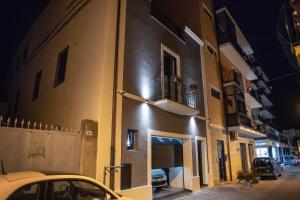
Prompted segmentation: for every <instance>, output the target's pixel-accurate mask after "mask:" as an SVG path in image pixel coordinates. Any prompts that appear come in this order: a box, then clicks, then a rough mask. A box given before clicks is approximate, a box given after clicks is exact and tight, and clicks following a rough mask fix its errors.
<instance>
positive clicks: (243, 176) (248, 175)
mask: <svg viewBox="0 0 300 200" xmlns="http://www.w3.org/2000/svg"><path fill="white" fill-rule="evenodd" d="M258 177H259V176H258V174H256V173H253V172H242V171H238V173H237V179H238V183H240V182H241V181H243V180H244V181H247V182H249V183H250V184H257V183H258V182H259V181H258Z"/></svg>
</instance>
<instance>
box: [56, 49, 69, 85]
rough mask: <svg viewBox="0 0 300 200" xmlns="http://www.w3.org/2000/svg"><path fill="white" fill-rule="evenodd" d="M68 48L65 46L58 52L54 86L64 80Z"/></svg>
mask: <svg viewBox="0 0 300 200" xmlns="http://www.w3.org/2000/svg"><path fill="white" fill-rule="evenodd" d="M68 49H69V47H67V48H65V49H64V50H62V51H61V52H60V53H59V54H58V59H57V67H56V73H55V80H54V87H55V86H57V85H59V84H61V83H63V82H64V81H65V74H66V67H67V60H68Z"/></svg>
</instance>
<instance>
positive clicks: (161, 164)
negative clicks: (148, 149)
mask: <svg viewBox="0 0 300 200" xmlns="http://www.w3.org/2000/svg"><path fill="white" fill-rule="evenodd" d="M152 187H153V197H154V199H161V198H166V197H167V196H168V197H169V196H173V195H177V194H178V193H181V192H183V191H184V171H183V140H182V139H176V138H168V137H157V136H153V137H152Z"/></svg>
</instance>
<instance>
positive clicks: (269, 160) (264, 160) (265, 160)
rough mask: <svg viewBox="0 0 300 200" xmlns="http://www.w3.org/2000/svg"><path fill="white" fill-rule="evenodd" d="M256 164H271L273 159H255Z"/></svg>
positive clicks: (264, 165) (259, 165)
mask: <svg viewBox="0 0 300 200" xmlns="http://www.w3.org/2000/svg"><path fill="white" fill-rule="evenodd" d="M254 165H255V166H256V167H266V166H270V165H271V159H270V158H259V159H256V160H255V161H254Z"/></svg>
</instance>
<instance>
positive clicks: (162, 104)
mask: <svg viewBox="0 0 300 200" xmlns="http://www.w3.org/2000/svg"><path fill="white" fill-rule="evenodd" d="M153 104H154V105H155V106H157V107H159V108H160V109H162V110H165V111H168V112H172V113H175V114H178V115H186V116H194V115H197V114H199V113H200V111H199V110H197V109H195V108H192V107H189V106H186V105H183V104H181V103H178V102H175V101H172V100H170V99H163V100H158V101H155V102H154V103H153Z"/></svg>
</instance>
